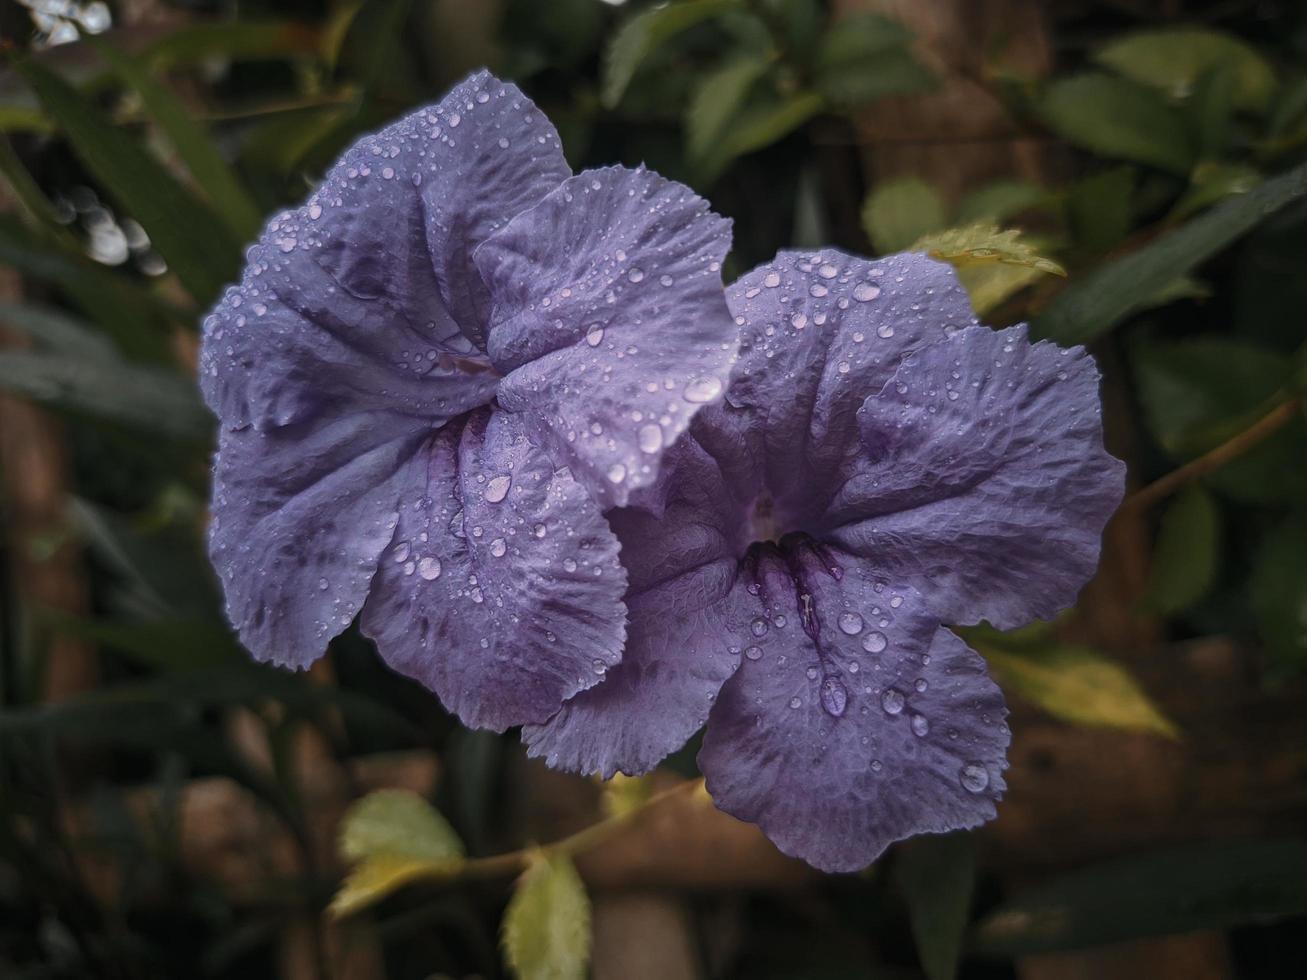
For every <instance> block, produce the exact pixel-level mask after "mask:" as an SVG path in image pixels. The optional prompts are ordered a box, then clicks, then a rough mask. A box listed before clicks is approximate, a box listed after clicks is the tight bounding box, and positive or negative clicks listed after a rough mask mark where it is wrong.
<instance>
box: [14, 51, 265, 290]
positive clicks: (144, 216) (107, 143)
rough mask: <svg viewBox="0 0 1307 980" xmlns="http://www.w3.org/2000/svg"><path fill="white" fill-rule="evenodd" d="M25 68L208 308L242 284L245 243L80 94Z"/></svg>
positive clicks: (76, 143)
mask: <svg viewBox="0 0 1307 980" xmlns="http://www.w3.org/2000/svg"><path fill="white" fill-rule="evenodd" d="M17 69H18V71H19V72H21V73H22V75H23V77H24V78H25V79H26V80H27V83H28V84H29V85H31V86H32V88H33V89H34V90H35V92H36V94H37V96H38V97H39V98H40V100H41V103H42V105H44V106H45V108H46V111H47V112H49V113H50V115H51V116H53V117H54V119H55V121H56V122H58V123H59V127H60V129H61V130H62V131H63V132H64V134H65V135H66V136H67V137H68V140H69V142H70V143H72V146H73V149H74V150H75V151H76V152H77V155H78V157H80V158H81V160H82V162H83V163H84V164H85V165H86V168H87V169H88V170H90V171H91V173H92V174H94V175H95V177H96V178H97V179H98V180H99V181H100V182H101V183H102V184H104V186H105V188H106V190H108V192H109V193H110V194H111V195H113V196H114V198H115V199H117V200H118V202H119V203H120V204H121V205H122V207H123V209H124V210H126V211H127V212H128V213H129V214H130V215H131V216H132V217H133V218H135V219H136V220H137V221H139V222H140V223H141V225H142V227H144V228H145V230H146V232H147V233H149V235H150V239H151V241H152V242H153V244H154V247H155V248H156V249H158V251H159V254H160V255H162V256H163V257H164V260H165V261H167V263H168V264H169V266H171V267H172V269H173V270H174V271H175V272H176V273H177V277H178V278H179V279H180V280H181V281H182V284H183V285H184V286H185V287H186V289H187V290H188V291H189V292H190V293H191V295H192V296H193V297H194V298H195V299H196V301H197V302H199V303H201V304H203V303H207V302H208V301H209V300H210V299H212V298H213V297H214V296H216V295H217V293H218V291H219V290H220V289H221V288H222V287H223V285H225V284H226V283H228V282H230V281H231V280H233V279H235V278H236V273H237V270H238V266H239V263H240V245H239V243H238V242H237V241H236V240H235V238H233V237H232V235H231V233H230V232H229V231H228V230H227V227H226V225H224V224H223V223H222V222H220V221H219V220H218V219H217V218H216V217H214V215H213V213H212V212H211V211H210V210H209V209H208V208H207V207H206V206H205V205H203V204H202V203H201V202H200V201H198V200H197V199H196V198H195V197H194V195H192V194H191V193H190V192H189V191H187V190H186V189H185V188H183V187H182V186H181V185H180V184H178V183H177V181H175V180H174V179H173V178H172V175H171V174H169V173H168V171H167V170H165V169H164V168H163V167H162V166H161V165H160V164H159V163H158V162H157V161H156V160H155V159H154V158H153V157H152V156H150V155H149V154H148V153H147V152H146V151H145V150H144V149H142V148H141V146H140V145H139V144H138V143H137V142H136V141H135V140H133V139H132V138H131V137H130V136H128V135H127V134H126V133H125V132H123V131H122V130H121V129H119V128H117V127H115V126H114V125H113V124H112V123H111V122H110V121H109V120H108V119H106V118H105V117H104V116H103V115H102V114H101V113H100V112H99V111H98V110H97V109H96V108H95V107H94V106H93V105H92V104H91V103H90V102H88V101H87V100H86V99H85V98H83V97H82V96H81V95H80V94H79V93H78V92H77V90H76V89H74V88H73V87H72V86H70V85H69V84H68V83H67V82H65V81H64V80H63V79H62V78H60V77H59V76H58V75H56V74H55V73H54V72H52V71H51V70H50V69H48V68H46V67H44V66H43V65H40V64H38V63H37V62H34V61H20V62H18V64H17Z"/></svg>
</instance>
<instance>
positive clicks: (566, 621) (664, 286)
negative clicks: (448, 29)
mask: <svg viewBox="0 0 1307 980" xmlns="http://www.w3.org/2000/svg"><path fill="white" fill-rule="evenodd" d="M728 247H729V225H728V222H726V221H725V220H723V219H722V218H719V217H717V216H716V215H714V214H712V213H711V212H710V211H709V210H708V207H707V205H706V204H705V202H704V201H702V200H701V199H700V198H698V197H696V196H695V195H694V194H693V193H691V192H690V191H689V190H688V189H686V188H685V187H682V186H680V185H678V184H674V183H671V182H669V181H666V180H664V179H662V178H661V177H659V176H657V175H656V174H653V173H650V172H648V171H645V170H634V171H633V170H626V169H622V168H607V169H603V170H595V171H587V172H585V173H581V174H578V175H576V176H573V175H572V174H571V171H570V170H569V168H568V166H567V164H566V163H565V161H564V159H563V155H562V151H561V149H560V146H559V140H558V135H557V133H556V132H555V131H554V129H553V127H552V126H551V125H550V124H549V122H548V120H546V119H545V118H544V116H543V115H541V113H540V112H539V111H538V110H537V109H536V108H535V106H533V105H532V104H531V102H530V101H529V100H528V99H527V98H526V97H525V96H523V95H522V93H521V92H520V91H518V89H517V88H515V87H514V86H512V85H506V84H504V83H502V82H499V81H498V80H496V79H494V78H493V77H491V76H490V75H488V74H486V73H484V72H482V73H478V74H476V75H473V76H472V77H470V78H468V79H467V80H466V81H464V82H463V83H461V84H460V85H458V86H457V87H456V88H454V89H453V90H452V91H451V92H450V93H449V94H448V95H447V96H446V97H445V98H444V99H443V100H442V101H441V102H440V103H439V104H438V105H436V106H433V107H431V108H427V109H423V110H420V111H418V112H416V113H414V114H412V115H410V116H407V117H406V118H404V119H402V120H400V121H399V122H397V123H395V124H394V125H392V126H390V127H389V128H387V129H385V130H383V131H381V132H379V133H377V134H375V135H373V136H370V137H367V138H365V139H363V140H361V141H360V142H358V143H357V144H355V145H354V146H353V147H352V148H351V149H350V150H348V151H347V152H346V153H345V155H344V156H343V157H342V158H341V159H340V161H339V162H338V163H337V164H336V165H335V166H334V167H333V168H332V170H331V171H330V172H329V173H328V174H327V176H326V178H325V179H324V180H323V182H322V184H321V186H319V187H318V189H317V190H316V191H315V192H314V193H313V195H312V196H311V197H310V198H309V199H308V200H307V201H306V202H305V203H304V204H303V205H302V206H300V207H299V208H297V209H295V210H293V211H288V212H285V213H283V214H280V215H278V216H277V217H275V218H273V219H272V221H270V222H269V224H268V226H267V228H266V229H265V231H264V233H263V236H262V237H261V238H260V240H259V241H258V242H257V243H256V244H255V245H254V246H253V247H252V248H251V249H250V251H249V253H248V262H247V265H246V268H245V272H244V276H243V278H242V280H241V282H240V284H239V285H237V286H235V287H233V288H231V289H229V290H228V291H227V293H226V294H225V295H224V296H223V297H222V299H221V301H220V302H219V303H218V304H217V306H216V307H215V309H214V310H213V312H212V314H211V315H210V316H209V317H208V319H207V320H206V322H205V332H204V347H203V352H202V357H201V375H202V383H203V388H204V394H205V398H206V400H207V401H208V404H209V405H210V407H211V408H213V410H214V411H215V412H216V413H217V415H218V416H219V418H220V420H221V426H220V433H219V442H218V453H217V458H216V462H215V481H214V493H213V520H212V524H211V528H210V550H211V554H212V557H213V562H214V565H215V567H216V568H217V570H218V573H219V576H220V577H221V579H222V584H223V587H224V590H225V593H226V600H227V611H228V615H229V616H230V618H231V620H232V622H233V624H234V625H235V626H236V628H237V629H238V631H239V633H240V637H241V640H242V642H244V643H245V645H246V646H247V647H249V649H250V650H251V651H252V652H253V653H254V655H255V656H256V657H258V658H259V659H261V660H266V661H271V662H273V663H277V664H282V665H286V666H291V667H297V668H302V667H305V666H307V665H308V664H309V663H311V662H312V661H313V660H315V659H316V658H317V657H318V656H320V655H321V654H322V652H323V650H324V648H325V646H326V644H327V642H328V640H329V639H330V638H331V637H332V636H334V635H335V634H337V633H338V632H340V631H341V630H342V629H343V628H344V627H345V626H347V625H348V624H349V623H350V622H351V621H352V620H353V619H354V617H355V616H356V615H360V614H361V624H362V628H363V630H364V631H365V632H366V633H368V634H369V635H370V636H372V637H374V638H375V639H376V641H377V645H378V648H379V650H380V653H381V655H382V657H384V658H385V660H386V661H387V662H388V663H389V664H391V665H392V666H393V667H395V668H396V669H397V670H400V671H402V672H404V673H406V674H409V675H411V676H413V677H415V678H417V679H418V680H420V681H422V682H423V683H424V684H426V685H427V686H429V687H430V688H432V689H433V690H434V691H436V693H437V694H439V696H440V698H441V699H442V700H443V701H444V703H445V704H446V705H447V706H448V707H449V708H450V709H451V710H453V711H455V712H456V713H457V714H458V715H459V716H460V717H461V718H462V719H463V720H464V721H465V722H467V723H468V724H469V725H474V726H479V727H485V728H492V729H496V730H503V729H504V728H506V727H508V726H510V725H514V724H521V723H524V722H533V721H534V722H541V721H544V720H546V719H547V718H549V717H550V716H551V715H553V714H554V713H555V712H556V711H557V710H558V708H559V706H560V705H561V704H562V703H563V702H564V701H565V700H567V699H568V698H570V697H572V696H573V695H575V694H577V693H578V692H580V691H583V690H585V689H586V688H589V687H591V686H592V685H594V684H596V683H598V682H599V681H600V680H602V679H603V677H604V673H605V671H606V670H607V669H608V668H610V667H612V666H613V665H615V664H617V663H618V661H619V660H620V659H621V656H622V650H623V641H624V637H625V633H626V608H625V605H624V603H623V596H624V594H625V592H626V590H627V573H626V571H625V570H624V569H623V567H622V565H621V564H620V563H619V561H618V547H619V545H618V539H617V537H616V535H615V534H614V532H613V530H612V529H611V528H610V527H609V525H608V523H607V521H606V520H605V517H604V513H603V512H604V509H605V508H610V507H621V506H623V505H625V504H626V503H627V501H628V499H629V498H630V497H631V495H632V494H634V493H637V492H639V491H640V490H641V488H645V487H647V486H650V485H651V484H652V483H653V481H654V480H655V479H656V478H657V475H658V470H659V462H660V457H661V456H662V455H663V453H664V451H665V449H666V448H667V447H670V446H671V445H672V444H673V443H674V442H675V441H676V439H677V437H678V436H679V435H680V434H681V433H682V432H683V431H684V430H685V429H686V428H687V427H688V425H689V424H690V421H691V419H692V418H693V416H694V415H695V413H696V412H697V411H698V410H699V409H701V408H702V407H704V406H706V405H708V404H710V403H712V402H713V401H714V400H717V399H718V398H719V396H720V394H721V392H722V389H723V385H724V382H725V380H726V378H727V376H728V373H729V370H730V366H731V364H732V362H733V361H734V359H735V356H736V349H737V343H738V329H737V327H736V325H735V324H734V323H733V322H732V320H731V316H730V313H729V310H728V308H727V305H726V301H725V297H724V294H723V291H722V287H721V278H720V272H719V270H720V262H721V260H722V258H723V257H724V255H725V253H726V251H727V249H728Z"/></svg>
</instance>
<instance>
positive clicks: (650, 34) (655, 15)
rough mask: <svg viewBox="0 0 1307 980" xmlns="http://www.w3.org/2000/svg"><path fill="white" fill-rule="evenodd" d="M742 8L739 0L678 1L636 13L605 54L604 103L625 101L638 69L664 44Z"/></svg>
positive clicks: (618, 32) (614, 103)
mask: <svg viewBox="0 0 1307 980" xmlns="http://www.w3.org/2000/svg"><path fill="white" fill-rule="evenodd" d="M739 9H741V4H740V2H739V0H675V2H672V3H667V4H662V5H660V6H657V7H651V8H649V9H648V10H644V11H642V12H641V13H638V14H636V15H635V16H634V17H632V18H631V19H630V20H628V21H627V22H626V23H624V24H623V25H622V26H621V27H620V28H619V29H618V31H617V33H616V34H615V35H614V36H613V39H612V41H611V42H610V43H609V45H608V50H607V52H606V53H605V55H604V70H603V94H602V99H603V104H604V106H606V107H607V108H609V109H612V108H614V107H616V105H617V103H619V102H620V101H622V95H623V94H624V93H625V92H626V87H627V86H628V85H630V84H631V79H632V78H633V77H634V76H635V72H636V70H637V69H638V68H639V67H640V65H641V64H642V63H643V62H644V60H645V59H646V58H648V57H649V55H651V54H653V52H654V51H656V50H658V48H660V47H661V46H662V45H664V44H666V43H667V42H668V41H670V40H671V39H672V38H674V37H676V35H678V34H680V33H681V32H682V31H686V30H689V29H690V28H691V27H694V26H696V25H697V24H702V23H704V22H705V21H708V20H711V19H713V18H714V17H719V16H721V15H722V14H724V13H728V12H730V11H733V10H739Z"/></svg>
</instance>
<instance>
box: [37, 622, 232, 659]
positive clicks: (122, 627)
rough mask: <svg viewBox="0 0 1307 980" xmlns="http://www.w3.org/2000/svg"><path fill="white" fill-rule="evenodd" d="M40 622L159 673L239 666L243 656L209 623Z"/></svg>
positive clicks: (222, 630)
mask: <svg viewBox="0 0 1307 980" xmlns="http://www.w3.org/2000/svg"><path fill="white" fill-rule="evenodd" d="M43 619H44V621H46V622H49V623H50V624H51V625H52V626H53V627H54V629H56V630H58V631H59V632H61V633H65V634H67V635H69V636H76V637H78V638H80V639H84V640H93V641H94V642H96V643H101V644H103V645H104V646H106V647H109V648H111V649H113V650H116V651H118V652H120V653H122V654H124V655H126V656H127V657H129V658H130V659H131V660H132V661H133V662H135V663H137V664H140V665H142V666H149V667H155V668H158V669H161V670H168V671H172V670H207V669H211V668H214V667H219V666H222V665H224V664H234V663H239V664H241V665H242V666H243V665H244V663H245V659H246V657H247V654H246V653H245V652H244V651H243V650H242V649H241V648H240V647H239V646H238V645H237V643H236V641H235V639H234V638H233V637H232V635H231V631H230V630H229V629H227V628H226V627H225V626H223V625H222V624H219V623H215V622H211V621H205V620H192V619H172V620H153V621H139V622H132V621H127V620H122V621H117V620H101V619H84V618H79V617H75V616H68V615H65V614H62V613H54V612H51V613H48V614H46V615H45V616H43Z"/></svg>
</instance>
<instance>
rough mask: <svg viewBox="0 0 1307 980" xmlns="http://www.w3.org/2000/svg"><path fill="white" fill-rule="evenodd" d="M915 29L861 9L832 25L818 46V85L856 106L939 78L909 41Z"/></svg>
mask: <svg viewBox="0 0 1307 980" xmlns="http://www.w3.org/2000/svg"><path fill="white" fill-rule="evenodd" d="M912 37H913V35H912V32H911V31H910V30H908V29H907V28H906V27H904V26H903V25H902V24H900V23H898V22H897V21H893V20H890V19H888V18H886V17H880V16H877V15H876V14H856V15H854V16H851V17H845V18H843V19H842V20H838V21H836V22H835V23H834V24H832V25H831V27H830V29H829V30H827V31H826V33H825V34H824V35H823V36H822V38H821V41H820V44H819V45H818V48H817V56H816V59H815V61H814V66H813V70H814V73H815V78H816V86H817V90H818V91H819V92H821V94H822V95H824V96H825V97H826V98H827V99H828V100H829V101H831V102H832V103H834V104H836V105H841V106H854V105H860V104H862V103H866V102H872V101H874V100H876V99H882V98H885V97H886V96H890V95H906V94H908V93H911V92H920V91H922V90H924V89H928V88H930V87H931V86H932V85H934V83H935V79H934V76H932V75H931V74H930V72H928V71H927V70H926V69H925V68H923V67H922V66H921V64H920V63H919V62H918V61H917V59H916V58H914V57H913V56H912V52H911V51H910V50H909V48H908V46H909V45H910V44H911V43H912Z"/></svg>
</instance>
